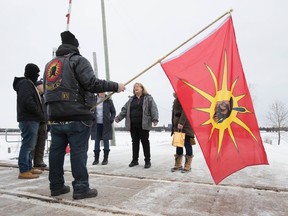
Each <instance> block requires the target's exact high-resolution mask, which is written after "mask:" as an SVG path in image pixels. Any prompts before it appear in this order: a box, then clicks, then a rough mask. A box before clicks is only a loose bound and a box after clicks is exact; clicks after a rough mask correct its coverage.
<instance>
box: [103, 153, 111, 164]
mask: <svg viewBox="0 0 288 216" xmlns="http://www.w3.org/2000/svg"><path fill="white" fill-rule="evenodd" d="M109 152H110V150H104V158H103V161H102V165H107V164H108V156H109Z"/></svg>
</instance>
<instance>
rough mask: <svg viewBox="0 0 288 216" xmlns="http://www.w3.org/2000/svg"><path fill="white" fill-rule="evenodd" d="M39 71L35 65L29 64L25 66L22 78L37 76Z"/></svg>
mask: <svg viewBox="0 0 288 216" xmlns="http://www.w3.org/2000/svg"><path fill="white" fill-rule="evenodd" d="M39 72H40V69H39V67H38V66H37V65H36V64H33V63H29V64H27V65H26V66H25V73H24V76H25V77H27V78H31V77H35V76H37V77H38V76H39Z"/></svg>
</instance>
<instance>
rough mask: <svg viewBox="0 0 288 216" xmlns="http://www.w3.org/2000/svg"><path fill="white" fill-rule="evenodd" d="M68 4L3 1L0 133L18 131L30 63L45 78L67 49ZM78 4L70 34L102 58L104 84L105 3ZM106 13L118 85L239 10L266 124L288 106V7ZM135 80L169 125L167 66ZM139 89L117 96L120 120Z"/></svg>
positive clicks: (114, 9)
mask: <svg viewBox="0 0 288 216" xmlns="http://www.w3.org/2000/svg"><path fill="white" fill-rule="evenodd" d="M68 3H69V0H49V1H39V0H25V1H23V0H9V1H1V3H0V16H1V17H0V29H1V34H0V39H1V43H2V44H1V50H2V52H1V53H0V59H1V85H0V88H1V91H0V95H1V112H0V128H6V127H17V126H18V123H17V120H16V92H15V91H14V90H13V88H12V83H13V79H14V77H15V76H18V77H20V76H23V73H24V67H25V65H26V64H27V63H29V62H33V63H35V64H37V65H38V66H39V68H40V69H41V74H42V73H43V71H44V67H45V64H46V63H47V62H48V61H49V60H50V59H51V57H52V51H53V48H56V47H58V46H59V45H60V43H61V39H60V33H61V32H62V31H65V30H66V17H65V15H66V14H67V11H68ZM72 3H73V4H72V13H71V20H70V31H71V32H72V33H74V34H75V35H76V37H77V39H78V40H79V43H80V52H81V54H82V55H83V56H84V57H86V58H87V59H88V60H90V62H91V64H92V65H93V58H92V52H94V51H96V53H97V64H98V74H99V77H100V78H102V79H105V72H104V69H105V65H104V57H103V55H104V54H103V41H102V38H103V37H102V21H101V1H100V0H97V1H95V0H85V1H83V0H81V1H80V0H73V1H72ZM105 6H106V21H107V33H108V46H109V61H110V73H111V74H110V77H111V80H113V81H116V82H123V83H125V82H127V81H128V80H130V79H131V78H132V77H133V76H135V75H136V74H138V73H139V72H141V71H142V70H144V69H145V68H147V67H148V66H150V65H151V64H153V63H154V62H156V61H157V60H158V59H160V58H162V57H163V56H165V55H166V54H167V53H168V52H169V51H170V50H172V49H174V48H175V47H176V46H178V45H179V44H180V43H182V42H183V41H185V40H186V39H188V38H189V37H191V36H192V35H194V34H195V33H197V32H198V31H199V30H201V29H202V28H203V27H205V26H206V25H208V24H209V23H211V22H212V21H213V20H215V19H216V18H218V17H219V16H221V15H222V14H224V13H225V12H226V11H228V10H230V9H231V8H232V9H234V12H233V13H232V17H233V22H234V27H235V32H236V38H237V43H238V48H239V52H240V56H241V60H242V64H243V68H244V72H245V75H246V79H247V82H248V84H249V85H250V86H251V89H250V92H251V94H252V97H253V98H254V108H255V111H256V116H257V119H258V123H259V125H260V126H264V125H266V124H267V123H268V122H267V120H266V116H267V114H266V113H267V112H268V111H269V107H270V105H271V104H272V103H273V102H274V101H275V100H279V101H281V102H283V103H285V104H286V105H287V86H288V76H287V73H288V71H287V67H286V64H287V62H288V61H287V60H288V42H287V38H288V27H287V21H288V13H287V8H288V1H285V0H278V1H271V0H253V1H251V0H241V1H239V0H238V1H236V0H234V1H232V0H222V1H212V0H210V1H208V0H197V1H196V0H145V1H144V0H105ZM220 23H221V22H219V23H218V24H220ZM217 26H218V25H217V24H216V25H214V26H212V28H210V29H209V30H207V31H205V32H204V33H202V34H201V35H200V36H199V37H197V38H195V39H194V40H193V41H192V42H191V43H189V44H188V45H187V46H191V45H193V44H194V43H196V42H197V41H199V40H200V39H201V38H203V37H205V36H206V35H207V34H209V33H210V32H211V31H212V30H213V29H215V28H216V27H217ZM187 46H186V47H184V48H187ZM136 81H137V82H141V83H143V84H144V86H145V87H146V88H147V89H148V92H149V93H150V94H151V95H152V96H153V97H154V99H155V101H156V103H157V105H158V109H159V114H160V125H162V124H165V125H167V124H168V123H170V119H171V117H170V116H171V106H172V102H173V97H172V92H173V90H172V87H171V85H170V83H169V81H168V79H167V78H166V76H165V74H164V72H163V71H162V69H161V67H160V65H157V66H155V67H153V68H152V69H151V70H149V71H148V72H147V73H145V74H144V75H142V76H141V77H139V78H138V79H137V80H136ZM136 81H135V82H136ZM135 82H132V83H131V84H129V85H128V86H127V90H126V91H125V92H124V93H120V94H115V95H114V96H113V100H114V104H115V107H116V110H117V114H118V113H119V112H120V109H121V107H122V106H123V105H124V104H125V103H126V101H127V100H128V96H129V95H131V94H132V93H131V92H132V86H133V84H134V83H135ZM123 124H124V122H121V123H120V124H118V125H123Z"/></svg>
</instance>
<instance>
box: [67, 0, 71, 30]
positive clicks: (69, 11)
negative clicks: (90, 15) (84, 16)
mask: <svg viewBox="0 0 288 216" xmlns="http://www.w3.org/2000/svg"><path fill="white" fill-rule="evenodd" d="M71 7H72V0H69V8H68V13H67V14H66V17H67V26H66V31H69V25H70V16H71Z"/></svg>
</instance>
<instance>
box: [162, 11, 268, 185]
mask: <svg viewBox="0 0 288 216" xmlns="http://www.w3.org/2000/svg"><path fill="white" fill-rule="evenodd" d="M161 66H162V68H163V70H164V71H165V73H166V75H167V77H168V79H169V80H170V82H171V84H172V86H173V88H174V91H175V92H176V94H177V96H178V98H179V101H180V103H181V105H182V107H183V110H184V112H185V114H186V116H187V118H188V119H189V122H190V124H191V126H192V128H193V130H194V132H195V134H196V137H197V140H198V142H199V144H200V146H201V149H202V151H203V154H204V157H205V160H206V163H207V165H208V167H209V169H210V172H211V174H212V177H213V179H214V181H215V183H216V184H218V183H219V182H220V181H221V180H223V179H224V178H225V177H227V176H229V175H230V174H232V173H234V172H236V171H238V170H240V169H242V168H244V167H246V166H250V165H257V164H268V161H267V157H266V153H265V150H264V147H263V144H262V140H261V137H260V133H259V129H258V123H257V120H256V117H255V113H254V108H253V105H252V100H251V96H250V93H249V90H248V87H247V83H246V79H245V76H244V72H243V69H242V64H241V60H240V56H239V53H238V48H237V44H236V38H235V33H234V28H233V22H232V18H231V17H229V18H228V19H227V20H226V21H225V22H224V23H223V24H222V25H221V27H219V28H218V29H217V30H216V31H214V32H213V33H212V34H211V35H210V36H209V37H207V38H206V39H204V40H203V41H202V42H200V43H199V44H197V45H196V46H194V47H192V48H191V49H189V50H187V51H186V52H184V53H183V54H182V55H180V56H178V57H176V58H174V59H172V60H169V61H166V62H163V63H162V64H161Z"/></svg>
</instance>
